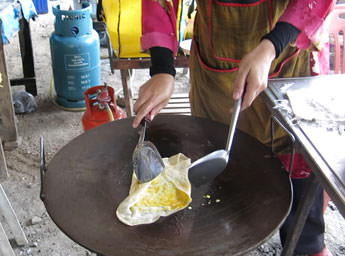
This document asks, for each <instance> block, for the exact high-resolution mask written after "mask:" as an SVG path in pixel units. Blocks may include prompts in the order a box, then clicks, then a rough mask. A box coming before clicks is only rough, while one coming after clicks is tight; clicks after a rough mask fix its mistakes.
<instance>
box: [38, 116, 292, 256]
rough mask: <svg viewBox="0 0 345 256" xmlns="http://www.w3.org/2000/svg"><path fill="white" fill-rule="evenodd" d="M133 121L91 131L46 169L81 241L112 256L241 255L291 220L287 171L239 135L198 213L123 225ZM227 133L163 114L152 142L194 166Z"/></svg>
mask: <svg viewBox="0 0 345 256" xmlns="http://www.w3.org/2000/svg"><path fill="white" fill-rule="evenodd" d="M131 123H132V119H123V120H119V121H115V122H111V123H108V124H105V125H102V126H99V127H97V128H94V129H91V130H89V131H88V132H86V133H84V134H82V135H80V136H78V137H77V138H75V139H74V140H72V141H71V142H70V143H68V144H67V145H66V146H64V147H63V148H62V149H61V150H60V151H59V152H58V153H57V154H56V155H55V156H54V158H53V159H52V160H51V161H50V163H49V164H48V166H47V168H45V164H44V162H43V164H41V170H42V191H41V198H42V200H43V202H44V204H45V207H46V209H47V211H48V213H49V215H50V217H51V218H52V219H53V221H54V222H55V223H56V224H57V225H58V227H59V228H60V229H61V230H62V231H63V232H64V233H65V234H66V235H67V236H69V237H70V238H71V239H72V240H74V241H75V242H77V243H79V244H80V245H82V246H84V247H86V248H88V249H89V250H91V251H94V252H96V253H99V254H102V255H106V256H114V255H131V256H133V255H164V256H169V255H173V256H176V255H190V256H192V255H208V256H209V255H232V256H233V255H241V254H245V253H246V252H248V251H250V250H252V249H254V248H256V247H257V246H259V245H260V244H262V243H263V242H265V241H266V240H267V239H269V238H270V237H271V236H272V235H273V234H274V233H275V232H276V231H277V229H278V228H279V226H280V225H281V224H282V222H283V221H284V219H285V217H286V216H287V214H288V211H289V209H290V205H291V186H290V179H289V177H288V175H287V173H286V172H285V171H284V169H283V168H282V166H281V164H280V162H279V160H278V159H276V158H273V157H270V153H269V151H268V150H267V148H265V147H264V146H263V145H262V144H260V143H259V142H258V141H257V140H255V139H254V138H252V137H250V136H248V135H246V134H244V133H242V132H241V131H239V130H238V131H237V132H236V135H235V139H234V144H233V147H232V150H231V154H230V156H231V159H230V162H229V165H228V166H227V168H226V170H225V171H224V172H223V173H222V174H221V175H220V176H218V177H217V178H216V179H215V180H214V181H213V182H211V183H210V184H206V185H203V186H201V187H192V199H193V202H192V203H191V207H192V209H185V210H183V211H181V212H178V213H176V214H174V215H172V216H169V217H166V218H161V219H160V220H159V221H158V222H156V223H154V224H151V225H140V226H135V227H129V226H126V225H124V224H122V223H121V222H119V221H118V220H117V218H116V216H115V211H116V208H117V206H118V204H119V203H120V202H121V201H122V200H123V199H124V198H125V197H126V196H127V194H128V191H129V186H130V180H131V175H132V166H131V157H132V152H133V149H134V147H135V145H136V143H137V141H138V133H137V130H135V129H133V128H131ZM227 131H228V127H227V126H225V125H223V124H220V123H217V122H213V121H210V120H207V119H201V118H196V117H190V116H177V115H160V116H157V117H156V118H155V119H154V121H153V122H152V123H151V126H150V128H149V129H148V133H147V139H148V140H150V141H152V142H153V143H154V144H155V145H156V146H157V148H158V150H159V151H160V152H161V154H162V155H163V157H167V156H171V155H173V154H176V153H179V152H182V153H184V154H185V155H186V156H188V157H190V158H192V160H193V161H194V160H196V159H198V158H199V157H201V156H203V155H205V154H207V153H210V152H212V151H214V150H216V149H221V148H223V147H224V146H225V143H226V137H227ZM206 195H210V197H211V198H210V199H211V200H210V199H208V198H205V196H206ZM216 199H219V200H220V202H218V203H216V202H215V200H216ZM219 200H218V201H219ZM209 202H210V203H209Z"/></svg>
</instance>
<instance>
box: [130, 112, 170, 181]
mask: <svg viewBox="0 0 345 256" xmlns="http://www.w3.org/2000/svg"><path fill="white" fill-rule="evenodd" d="M148 122H150V120H149V119H148V118H147V117H145V118H144V119H143V121H142V122H141V125H142V128H141V133H140V137H139V141H138V144H137V146H136V147H135V149H134V152H133V155H132V161H133V169H134V172H135V175H136V176H137V178H138V180H139V182H140V183H145V182H148V181H150V180H152V179H154V178H156V177H157V176H158V175H159V174H160V173H161V172H162V171H163V169H164V163H163V160H162V157H161V155H160V154H159V152H158V150H157V148H156V146H155V145H154V144H153V143H152V142H150V141H147V140H145V133H146V128H147V123H148Z"/></svg>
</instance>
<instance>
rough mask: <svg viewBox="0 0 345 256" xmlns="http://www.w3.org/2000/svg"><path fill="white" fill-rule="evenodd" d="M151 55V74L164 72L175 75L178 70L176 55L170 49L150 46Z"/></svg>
mask: <svg viewBox="0 0 345 256" xmlns="http://www.w3.org/2000/svg"><path fill="white" fill-rule="evenodd" d="M150 55H151V67H150V76H153V75H155V74H159V73H164V74H170V75H172V76H174V77H175V75H176V70H175V67H174V56H173V52H172V51H171V50H170V49H168V48H164V47H152V48H150Z"/></svg>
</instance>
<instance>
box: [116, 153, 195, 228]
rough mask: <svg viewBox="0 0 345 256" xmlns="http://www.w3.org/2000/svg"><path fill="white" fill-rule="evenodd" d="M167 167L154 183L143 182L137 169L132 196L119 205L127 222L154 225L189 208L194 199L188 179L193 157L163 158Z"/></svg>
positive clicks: (181, 155)
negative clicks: (140, 180) (163, 217)
mask: <svg viewBox="0 0 345 256" xmlns="http://www.w3.org/2000/svg"><path fill="white" fill-rule="evenodd" d="M163 162H164V165H165V168H164V170H163V171H162V173H161V174H159V175H158V176H157V177H156V178H155V179H153V180H152V181H150V182H147V183H142V184H140V183H139V181H138V179H137V178H136V175H135V173H134V172H133V176H132V183H131V187H130V190H129V195H128V196H127V197H126V198H125V199H124V200H123V201H122V202H121V203H120V204H119V206H118V208H117V210H116V216H117V218H118V219H119V220H120V221H121V222H123V223H124V224H126V225H129V226H134V225H139V224H150V223H153V222H155V221H157V220H158V219H159V218H160V217H161V216H168V215H171V214H173V213H175V212H177V211H180V210H182V209H184V208H186V207H187V206H188V205H189V204H190V202H191V201H192V198H191V184H190V182H189V179H188V168H189V166H190V164H191V160H190V158H187V157H186V156H185V155H183V154H182V153H179V154H176V155H174V156H172V157H169V158H163Z"/></svg>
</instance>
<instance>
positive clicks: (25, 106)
mask: <svg viewBox="0 0 345 256" xmlns="http://www.w3.org/2000/svg"><path fill="white" fill-rule="evenodd" d="M12 100H13V106H14V112H15V113H16V114H23V113H31V112H34V111H35V110H36V109H37V103H36V101H35V97H34V96H33V95H32V94H31V93H28V92H26V91H15V92H13V93H12Z"/></svg>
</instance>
